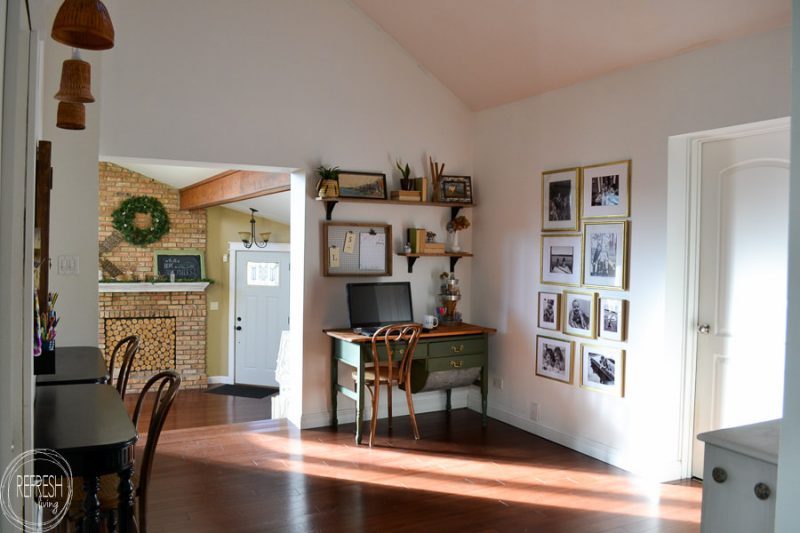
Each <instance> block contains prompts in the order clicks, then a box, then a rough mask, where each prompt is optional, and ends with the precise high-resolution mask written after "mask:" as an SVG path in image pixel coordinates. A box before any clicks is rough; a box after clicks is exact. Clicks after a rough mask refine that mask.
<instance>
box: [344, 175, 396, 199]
mask: <svg viewBox="0 0 800 533" xmlns="http://www.w3.org/2000/svg"><path fill="white" fill-rule="evenodd" d="M339 196H341V197H342V198H375V199H380V200H386V198H387V196H386V174H381V173H377V172H354V171H351V170H342V171H340V172H339Z"/></svg>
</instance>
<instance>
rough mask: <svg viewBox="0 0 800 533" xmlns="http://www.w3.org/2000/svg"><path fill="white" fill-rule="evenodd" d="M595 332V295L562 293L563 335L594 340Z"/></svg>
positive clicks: (588, 293)
mask: <svg viewBox="0 0 800 533" xmlns="http://www.w3.org/2000/svg"><path fill="white" fill-rule="evenodd" d="M596 332H597V293H594V292H571V291H564V333H566V334H567V335H575V336H576V337H586V338H587V339H594V338H595V337H596V336H597V334H596Z"/></svg>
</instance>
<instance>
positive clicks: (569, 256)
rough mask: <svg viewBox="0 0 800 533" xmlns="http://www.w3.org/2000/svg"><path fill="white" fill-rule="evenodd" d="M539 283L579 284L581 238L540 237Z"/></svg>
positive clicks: (576, 235)
mask: <svg viewBox="0 0 800 533" xmlns="http://www.w3.org/2000/svg"><path fill="white" fill-rule="evenodd" d="M540 255H541V265H540V272H541V282H542V283H549V284H551V285H569V286H572V287H577V286H579V285H580V284H581V267H582V266H583V261H582V260H581V236H580V234H575V235H542V250H541V254H540Z"/></svg>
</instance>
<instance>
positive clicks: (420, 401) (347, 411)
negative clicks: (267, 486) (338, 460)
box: [300, 388, 480, 429]
mask: <svg viewBox="0 0 800 533" xmlns="http://www.w3.org/2000/svg"><path fill="white" fill-rule="evenodd" d="M468 392H469V389H466V388H459V389H453V393H452V395H451V397H450V406H451V407H452V408H453V409H461V408H464V407H467V396H468ZM366 398H367V399H369V393H367V394H366ZM478 398H480V393H479V394H478ZM478 403H479V404H480V401H479V402H478ZM342 404H344V405H347V406H348V407H347V408H342V407H341V405H342ZM339 406H340V407H339V409H337V414H336V417H337V419H338V421H339V423H340V424H349V423H352V422H355V421H356V410H355V405H354V402H353V401H352V400H350V399H349V398H344V397H342V396H339ZM446 407H447V395H446V394H445V392H444V391H432V392H424V393H419V394H415V395H414V412H415V413H417V414H420V413H430V412H432V411H443V410H444V409H445V408H446ZM370 414H371V413H370V407H369V403H367V405H366V408H365V410H364V420H369V419H370ZM406 415H408V405H407V404H406V399H405V396H404V395H403V393H398V391H397V390H395V395H394V401H393V402H392V416H406ZM387 416H388V409H387V406H386V402H385V399H384V397H383V396H381V406H380V411H379V414H378V418H386V417H387ZM330 425H331V412H330V411H329V410H325V411H317V412H312V413H303V417H302V421H301V426H300V427H301V428H302V429H310V428H318V427H324V426H330Z"/></svg>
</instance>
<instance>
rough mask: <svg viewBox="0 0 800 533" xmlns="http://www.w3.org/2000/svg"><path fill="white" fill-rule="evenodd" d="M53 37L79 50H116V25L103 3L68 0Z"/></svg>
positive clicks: (87, 0)
mask: <svg viewBox="0 0 800 533" xmlns="http://www.w3.org/2000/svg"><path fill="white" fill-rule="evenodd" d="M50 36H51V37H53V39H55V40H56V41H58V42H60V43H62V44H66V45H67V46H72V47H75V48H85V49H87V50H108V49H109V48H113V47H114V25H113V24H112V23H111V16H110V15H109V14H108V9H106V6H105V5H104V4H103V2H101V1H100V0H64V3H63V4H61V7H60V8H59V9H58V13H57V14H56V18H55V20H54V21H53V31H52V32H51V34H50Z"/></svg>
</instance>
